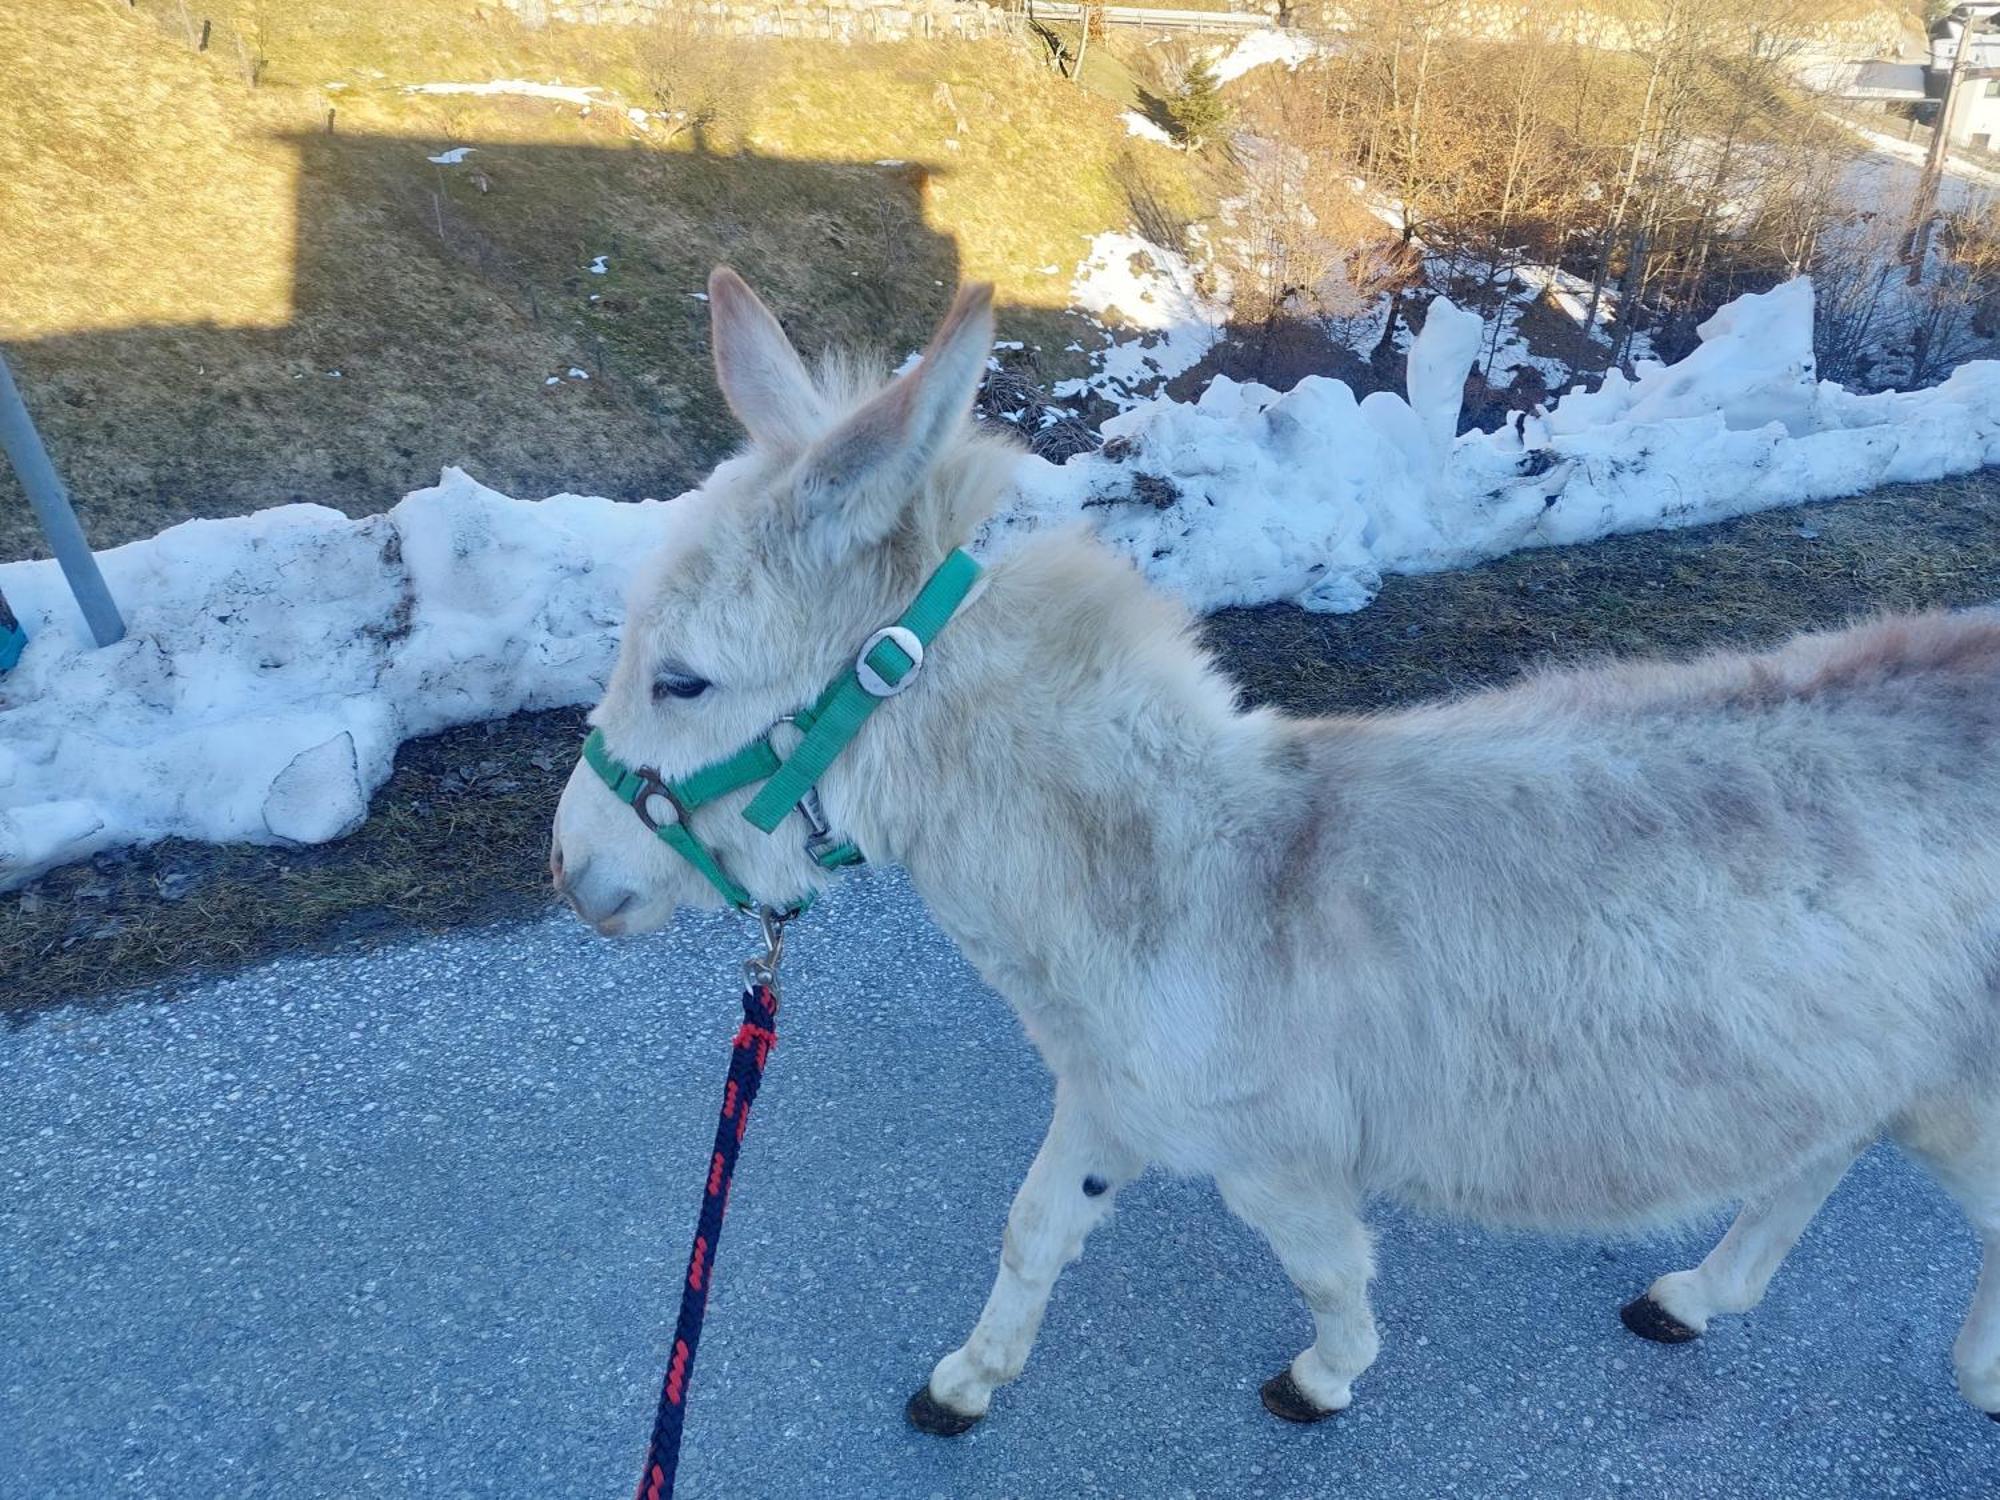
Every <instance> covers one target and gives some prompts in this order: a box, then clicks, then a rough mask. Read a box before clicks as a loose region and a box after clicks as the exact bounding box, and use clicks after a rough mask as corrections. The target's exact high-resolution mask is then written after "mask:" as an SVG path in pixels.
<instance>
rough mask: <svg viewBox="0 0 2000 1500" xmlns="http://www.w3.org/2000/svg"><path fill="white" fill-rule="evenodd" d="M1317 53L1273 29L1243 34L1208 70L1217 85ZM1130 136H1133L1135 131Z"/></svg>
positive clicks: (1300, 38)
mask: <svg viewBox="0 0 2000 1500" xmlns="http://www.w3.org/2000/svg"><path fill="white" fill-rule="evenodd" d="M1318 51H1319V44H1318V43H1317V42H1315V41H1313V39H1312V38H1311V37H1308V36H1305V35H1303V34H1302V33H1300V32H1296V31H1287V30H1284V29H1282V28H1280V27H1275V26H1274V27H1271V28H1270V29H1268V30H1264V31H1250V32H1245V33H1244V35H1243V37H1242V39H1241V40H1240V41H1238V42H1237V43H1236V45H1235V46H1233V47H1231V48H1229V49H1227V50H1226V51H1220V52H1218V53H1216V55H1215V56H1214V57H1213V58H1212V59H1211V60H1210V62H1209V69H1210V71H1212V72H1213V73H1214V74H1215V81H1216V82H1217V83H1230V82H1232V81H1234V80H1235V79H1238V78H1241V77H1242V76H1243V75H1244V74H1245V73H1248V72H1249V71H1250V70H1251V69H1252V68H1261V67H1264V66H1265V65H1266V64H1269V63H1283V64H1284V65H1285V66H1286V67H1287V68H1296V67H1298V65H1299V64H1300V63H1302V62H1304V61H1305V60H1306V59H1307V58H1309V57H1311V56H1312V55H1313V54H1314V53H1316V52H1318ZM1133 133H1134V134H1135V135H1136V134H1137V133H1138V132H1136V131H1134V132H1133Z"/></svg>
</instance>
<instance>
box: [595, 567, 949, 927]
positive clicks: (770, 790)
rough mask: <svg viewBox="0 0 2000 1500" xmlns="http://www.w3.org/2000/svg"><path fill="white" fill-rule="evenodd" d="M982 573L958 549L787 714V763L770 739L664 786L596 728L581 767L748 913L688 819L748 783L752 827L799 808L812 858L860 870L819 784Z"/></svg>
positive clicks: (744, 895)
mask: <svg viewBox="0 0 2000 1500" xmlns="http://www.w3.org/2000/svg"><path fill="white" fill-rule="evenodd" d="M984 571H985V570H984V569H983V568H981V567H980V565H979V564H978V563H977V562H975V561H974V560H973V559H972V557H971V556H970V555H969V554H967V553H965V552H963V551H960V550H956V549H954V550H953V551H952V552H951V553H950V554H949V555H948V556H947V557H946V558H945V560H944V561H943V562H941V563H939V564H938V566H937V569H936V571H935V572H933V573H932V574H931V576H930V578H929V579H928V580H926V582H925V583H924V586H923V587H922V588H921V589H919V590H918V591H917V597H916V598H915V599H913V600H912V601H911V602H910V607H909V608H908V609H906V610H904V611H903V613H902V615H901V617H900V618H898V619H897V621H896V623H895V624H893V625H885V626H883V627H882V629H880V630H878V631H876V632H875V633H874V634H873V635H871V636H869V637H868V639H867V640H866V641H864V642H862V644H861V649H860V651H858V652H857V653H856V654H855V658H854V665H853V666H851V667H849V668H848V669H847V670H846V671H844V672H842V673H840V674H839V675H838V676H836V677H835V678H834V679H833V681H831V682H829V683H828V684H827V685H826V687H825V689H824V690H823V691H822V692H821V693H820V695H819V697H818V699H817V700H815V702H814V703H813V705H812V706H811V707H810V708H805V709H801V710H800V711H799V712H798V713H796V714H793V715H791V716H790V718H789V720H788V722H790V723H792V724H794V725H796V726H797V727H798V728H799V729H800V730H801V731H802V732H803V735H802V738H801V739H800V740H799V742H798V744H797V745H796V746H794V747H793V750H792V753H791V755H790V756H788V757H787V756H780V755H779V754H778V752H777V751H776V750H775V749H774V748H773V747H772V745H771V741H770V736H769V735H768V734H766V735H765V736H764V737H762V738H760V739H755V740H752V741H751V742H750V743H749V744H747V745H745V746H743V747H742V748H741V749H739V750H737V751H736V752H735V753H734V754H732V755H728V756H725V757H724V758H723V759H721V760H719V761H715V762H713V763H712V764H710V765H706V766H703V767H702V768H701V769H700V770H698V771H694V772H691V773H689V774H688V775H686V776H683V777H681V778H679V779H678V780H675V781H668V780H667V779H666V778H665V777H663V776H661V775H660V773H659V772H658V771H656V770H654V769H653V768H652V767H651V766H636V767H635V766H628V765H626V764H625V763H624V762H623V761H621V760H619V759H618V758H617V757H616V756H614V755H613V754H612V753H611V752H610V750H609V749H608V748H607V747H606V746H605V743H604V731H603V730H601V729H593V730H592V731H591V732H590V737H589V738H588V739H586V740H585V741H584V742H583V759H584V763H585V764H586V765H588V766H589V767H590V768H591V770H593V771H595V772H596V773H597V775H598V777H599V779H600V780H602V781H603V782H604V784H605V785H606V786H608V787H610V788H611V791H612V794H613V795H614V796H616V797H617V798H618V800H619V801H620V802H623V803H625V804H626V805H627V806H629V807H630V808H631V809H632V810H633V812H635V813H636V814H638V817H639V821H640V822H641V823H644V824H645V825H646V827H647V829H648V830H649V831H650V832H651V833H652V834H653V835H654V836H655V837H656V838H658V839H660V840H661V841H662V842H664V843H665V844H666V845H667V846H668V847H669V848H671V849H672V850H674V852H675V853H677V854H679V855H680V856H681V858H683V859H685V860H686V861H687V862H688V863H689V864H691V865H693V866H694V868H695V869H696V870H697V871H699V872H700V874H701V876H702V878H703V879H705V880H707V881H708V883H709V884H710V885H712V886H713V887H715V889H716V890H717V891H718V892H719V893H720V894H721V896H722V898H723V900H725V901H727V902H728V903H729V904H730V905H731V906H733V907H735V908H737V909H738V910H739V911H749V910H751V909H753V908H754V907H755V906H756V905H757V902H756V901H755V899H754V898H753V897H752V896H751V895H750V893H749V892H748V891H746V890H745V889H744V888H743V887H742V886H741V885H740V884H739V883H738V882H737V881H736V880H735V879H734V878H733V877H732V876H731V875H730V874H729V871H728V870H727V869H725V868H724V867H723V864H722V861H721V860H720V859H719V858H718V857H717V856H716V854H715V853H714V851H713V850H711V849H709V848H708V847H707V845H705V844H703V843H702V842H701V840H699V839H698V838H696V837H695V836H694V833H693V832H692V830H691V829H690V828H689V827H688V819H689V817H690V815H691V814H693V813H694V812H695V811H696V810H697V809H699V808H701V807H703V806H705V805H707V804H708V803H710V802H713V801H715V800H716V799H717V798H719V797H726V796H728V795H729V794H730V793H731V792H736V791H741V790H742V789H743V788H744V787H746V786H755V785H756V784H757V783H758V782H762V783H763V786H762V788H761V789H760V790H759V791H758V792H757V794H756V796H754V797H752V798H751V799H750V802H749V804H748V805H747V806H746V807H745V808H744V809H743V816H744V817H745V818H746V819H747V820H749V822H750V823H751V824H752V825H753V826H754V827H756V828H759V829H761V830H763V831H764V832H765V833H775V832H776V831H777V829H778V826H779V824H781V823H783V822H784V820H785V818H786V817H787V816H788V815H790V814H791V813H793V812H795V811H796V812H797V813H798V814H799V815H800V816H801V817H803V818H804V819H805V820H806V828H807V838H806V852H807V853H808V854H809V855H811V857H812V859H813V861H814V862H815V863H816V864H818V865H819V866H820V867H821V868H822V869H826V870H835V869H840V868H843V867H846V866H849V865H858V864H861V863H863V862H864V861H863V860H862V856H861V851H860V850H859V849H857V848H856V847H855V846H854V845H853V844H852V843H847V842H844V841H840V840H836V839H834V838H833V836H832V834H831V832H830V831H829V830H828V828H827V825H826V819H825V817H824V816H822V814H821V812H820V808H819V794H818V791H817V788H818V784H819V779H820V777H821V776H823V775H824V774H825V773H826V769H827V767H828V766H831V765H832V764H833V762H834V761H835V760H836V759H837V758H838V757H839V755H840V752H841V751H843V750H845V749H846V748H847V747H848V745H849V744H851V743H852V742H853V740H854V737H855V735H856V734H858V733H860V730H861V726H862V725H863V724H865V723H866V722H867V721H868V718H869V716H870V715H871V714H873V713H874V712H875V710H876V709H878V708H880V707H881V706H882V704H883V703H884V702H885V701H886V700H888V699H890V698H893V697H895V696H896V695H897V694H898V693H900V692H902V691H903V690H904V689H905V688H907V687H908V686H909V685H910V684H911V683H912V682H914V681H915V680H916V678H917V675H918V673H919V672H921V671H922V670H923V665H924V649H925V647H927V646H929V645H930V644H931V642H932V641H934V640H936V639H937V636H938V633H939V632H940V631H942V630H943V629H944V627H945V626H946V625H948V624H949V623H950V622H951V619H952V616H953V615H954V614H956V613H957V611H958V610H959V608H960V607H961V606H962V605H963V604H964V603H965V602H966V600H967V599H968V598H970V597H971V595H972V591H973V589H974V587H975V586H976V585H977V584H978V582H979V579H980V576H981V575H982V574H983V573H984ZM781 722H784V721H781ZM773 727H775V726H773ZM811 903H812V897H811V895H810V894H808V895H807V896H806V897H804V898H803V899H802V900H800V901H797V902H795V903H794V904H793V907H792V913H791V914H796V913H797V912H800V911H804V910H805V908H806V907H807V906H809V905H811Z"/></svg>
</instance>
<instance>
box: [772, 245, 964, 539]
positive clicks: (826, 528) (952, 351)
mask: <svg viewBox="0 0 2000 1500" xmlns="http://www.w3.org/2000/svg"><path fill="white" fill-rule="evenodd" d="M992 349H993V288H992V287H991V286H989V285H986V284H984V283H980V284H977V285H973V286H966V287H961V288H960V289H959V293H958V296H957V298H956V299H955V300H954V301H953V302H952V304H951V311H950V312H948V313H946V314H945V319H944V322H943V323H942V324H940V325H939V326H938V331H937V334H936V336H935V337H934V338H932V340H931V343H930V347H929V348H928V349H926V350H924V357H923V360H922V361H921V362H920V363H919V364H918V365H917V367H916V368H915V369H913V370H911V371H910V372H909V373H908V374H906V375H904V376H902V377H900V378H899V379H897V380H894V381H892V382H891V383H890V384H889V385H888V387H887V388H886V389H884V390H883V391H882V393H881V394H880V395H878V396H876V397H875V398H874V399H873V400H871V401H869V402H868V403H867V404H866V405H864V406H863V407H861V409H860V410H858V411H856V412H855V413H854V414H853V415H852V416H850V417H848V418H847V420H846V421H844V422H842V423H841V424H840V425H839V426H838V427H836V428H834V429H833V431H831V432H829V433H828V434H827V435H826V436H825V437H823V438H821V439H820V440H819V442H818V443H816V444H814V445H813V448H812V450H811V451H810V452H809V453H808V454H807V455H806V457H805V460H804V462H803V463H802V464H801V465H800V468H799V473H798V481H797V490H796V494H797V496H798V503H799V506H800V509H801V511H802V512H803V514H802V516H801V520H802V521H803V522H804V523H805V524H806V526H807V527H809V528H810V529H812V530H814V531H817V532H820V533H821V540H823V541H825V542H826V543H827V544H828V546H829V550H832V551H835V552H838V551H840V550H843V549H844V548H847V547H853V546H865V545H868V544H870V543H873V542H878V541H880V540H882V538H884V537H885V536H887V535H888V534H889V533H890V532H891V531H892V530H894V528H895V525H896V523H897V521H898V520H900V519H901V518H902V515H903V512H904V511H905V509H907V508H908V506H909V504H910V502H911V501H912V500H913V499H914V498H915V497H916V494H917V492H918V490H919V488H920V486H921V485H922V484H923V481H924V479H925V477H926V476H927V475H928V473H929V472H930V468H931V466H932V465H933V464H934V463H936V461H937V459H938V456H939V455H940V454H941V453H942V452H943V451H944V449H945V446H946V444H947V443H949V442H950V440H951V438H952V436H953V435H954V434H955V433H956V432H957V430H958V428H959V425H960V424H961V423H963V422H964V421H965V416H966V413H967V412H968V411H970V410H971V409H972V398H973V396H974V395H975V394H976V393H977V392H978V390H979V382H980V380H981V378H982V377H983V376H984V375H985V373H986V361H987V360H988V359H989V358H990V357H991V354H992Z"/></svg>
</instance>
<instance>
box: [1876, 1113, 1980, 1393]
mask: <svg viewBox="0 0 2000 1500" xmlns="http://www.w3.org/2000/svg"><path fill="white" fill-rule="evenodd" d="M1894 1135H1895V1137H1896V1141H1897V1144H1899V1145H1900V1146H1902V1147H1903V1148H1904V1149H1905V1150H1906V1151H1908V1152H1910V1153H1911V1154H1912V1155H1913V1156H1915V1157H1916V1158H1917V1159H1918V1160H1919V1161H1921V1162H1923V1164H1924V1165H1925V1166H1926V1167H1928V1168H1930V1171H1931V1174H1932V1175H1933V1176H1934V1177H1936V1178H1937V1180H1938V1181H1939V1182H1940V1183H1941V1184H1943V1186H1944V1189H1945V1191H1947V1192H1948V1193H1950V1194H1951V1195H1952V1197H1953V1198H1955V1199H1957V1200H1958V1206H1959V1207H1960V1208H1962V1209H1964V1210H1965V1216H1966V1217H1967V1218H1968V1219H1970V1220H1971V1221H1972V1227H1973V1229H1975V1230H1976V1231H1977V1232H1978V1234H1979V1245H1980V1254H1981V1259H1980V1264H1979V1282H1978V1284H1977V1285H1976V1286H1975V1287H1974V1288H1973V1292H1972V1308H1971V1310H1970V1311H1969V1312H1967V1313H1966V1315H1965V1323H1964V1326H1963V1327H1961V1328H1960V1329H1959V1331H1958V1340H1957V1342H1956V1343H1954V1344H1953V1345H1952V1347H1951V1363H1952V1368H1953V1369H1954V1370H1956V1371H1957V1372H1958V1390H1959V1394H1960V1395H1962V1396H1964V1397H1965V1399H1966V1400H1967V1401H1968V1402H1970V1403H1971V1404H1972V1405H1973V1406H1976V1407H1977V1408H1979V1410H1981V1411H1983V1412H1985V1413H1986V1415H1987V1416H1989V1417H1991V1418H1992V1419H1993V1420H1994V1421H1996V1422H2000V1101H1988V1102H1984V1103H1981V1104H1977V1105H1970V1106H1966V1105H1957V1106H1952V1107H1948V1108H1939V1109H1926V1110H1920V1111H1915V1112H1913V1113H1912V1115H1911V1116H1910V1117H1909V1118H1908V1119H1906V1120H1903V1121H1899V1122H1898V1123H1897V1125H1896V1126H1895V1129H1894Z"/></svg>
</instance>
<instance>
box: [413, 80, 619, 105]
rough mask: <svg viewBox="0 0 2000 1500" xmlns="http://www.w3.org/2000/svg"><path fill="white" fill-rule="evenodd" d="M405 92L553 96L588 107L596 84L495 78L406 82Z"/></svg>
mask: <svg viewBox="0 0 2000 1500" xmlns="http://www.w3.org/2000/svg"><path fill="white" fill-rule="evenodd" d="M403 92H404V93H406V94H484V95H495V94H511V95H514V96H515V97H517V98H522V99H554V100H558V101H560V102H562V103H564V104H582V105H585V106H588V105H589V104H590V103H591V102H592V100H591V95H593V94H595V93H597V92H598V90H597V88H596V86H595V85H594V84H593V85H586V86H583V87H578V86H577V85H575V84H569V83H530V82H528V80H527V79H525V78H495V79H493V80H491V81H490V82H487V83H406V84H404V85H403Z"/></svg>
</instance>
